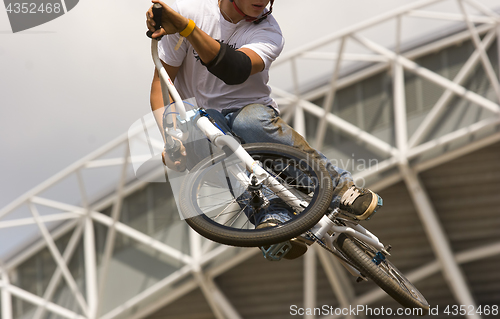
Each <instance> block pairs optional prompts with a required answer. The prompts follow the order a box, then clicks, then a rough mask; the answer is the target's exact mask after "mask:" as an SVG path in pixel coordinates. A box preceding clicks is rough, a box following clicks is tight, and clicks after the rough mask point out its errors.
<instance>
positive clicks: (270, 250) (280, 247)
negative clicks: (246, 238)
mask: <svg viewBox="0 0 500 319" xmlns="http://www.w3.org/2000/svg"><path fill="white" fill-rule="evenodd" d="M290 249H292V244H291V243H290V241H288V240H287V241H285V242H282V243H279V244H274V245H271V246H269V247H267V248H266V247H260V250H262V253H263V254H264V258H266V259H267V260H269V261H280V260H281V258H283V257H284V256H285V255H286V254H287V253H288V252H289V251H290Z"/></svg>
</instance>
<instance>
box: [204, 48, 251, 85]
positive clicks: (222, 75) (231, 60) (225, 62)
mask: <svg viewBox="0 0 500 319" xmlns="http://www.w3.org/2000/svg"><path fill="white" fill-rule="evenodd" d="M202 64H203V63H202ZM204 65H205V66H206V67H207V69H208V71H209V72H210V73H212V74H213V75H215V76H216V77H218V78H219V79H221V80H222V81H224V83H226V84H227V85H236V84H241V83H243V82H245V81H246V80H247V79H248V77H249V76H250V73H251V72H252V61H251V60H250V57H248V55H246V54H245V53H243V52H241V51H237V50H236V49H234V48H232V47H230V46H229V45H227V44H225V43H221V44H220V50H219V53H218V54H217V56H216V57H215V58H214V59H213V60H212V61H210V62H209V63H207V64H204Z"/></svg>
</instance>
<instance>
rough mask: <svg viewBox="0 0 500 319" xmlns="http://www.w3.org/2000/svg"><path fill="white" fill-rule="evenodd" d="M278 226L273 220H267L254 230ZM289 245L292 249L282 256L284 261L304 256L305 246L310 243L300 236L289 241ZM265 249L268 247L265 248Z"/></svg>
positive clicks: (277, 222)
mask: <svg viewBox="0 0 500 319" xmlns="http://www.w3.org/2000/svg"><path fill="white" fill-rule="evenodd" d="M279 224H280V222H279V221H277V220H275V219H268V220H265V221H263V222H261V223H260V224H259V225H258V226H257V227H255V228H256V229H262V228H267V227H274V226H278V225H279ZM290 244H291V245H292V248H291V249H290V250H289V251H288V252H287V253H286V254H285V255H284V256H283V258H285V259H296V258H299V257H300V256H302V255H304V254H305V253H306V251H307V245H308V244H309V245H310V243H309V242H308V240H307V239H306V238H303V237H302V236H299V237H295V238H292V239H290ZM265 248H266V249H267V248H269V247H265Z"/></svg>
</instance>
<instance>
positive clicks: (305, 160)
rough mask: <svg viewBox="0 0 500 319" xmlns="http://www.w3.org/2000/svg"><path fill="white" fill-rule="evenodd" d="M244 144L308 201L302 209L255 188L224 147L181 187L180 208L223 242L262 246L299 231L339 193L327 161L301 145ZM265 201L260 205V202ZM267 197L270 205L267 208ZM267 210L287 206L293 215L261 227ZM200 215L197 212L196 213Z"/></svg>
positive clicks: (208, 235) (193, 224)
mask: <svg viewBox="0 0 500 319" xmlns="http://www.w3.org/2000/svg"><path fill="white" fill-rule="evenodd" d="M243 147H244V149H245V150H246V151H247V152H248V153H249V154H250V155H251V156H252V157H253V159H254V160H256V161H258V162H259V163H260V164H261V166H262V167H263V168H264V169H265V170H267V171H268V172H269V173H270V174H271V175H272V176H274V177H275V178H276V179H277V180H278V181H279V182H280V184H281V185H283V186H285V187H286V188H287V190H290V191H291V192H292V193H293V194H294V195H295V196H296V197H297V198H299V199H300V200H302V202H303V203H305V204H304V205H303V206H302V208H303V210H302V211H300V212H299V211H298V210H297V209H294V208H292V207H291V206H290V204H289V203H287V202H285V201H283V200H282V199H281V198H280V197H279V195H280V194H276V193H274V192H273V191H272V190H271V189H270V188H267V187H263V188H262V189H261V190H260V193H259V194H260V195H259V196H258V197H257V198H256V192H255V191H254V192H252V191H250V190H249V187H248V185H244V184H242V183H241V182H239V181H238V179H237V178H236V177H235V176H236V175H238V174H243V175H244V176H246V177H248V176H250V174H249V172H247V171H246V169H245V168H244V166H243V165H242V164H241V162H240V161H239V160H238V159H237V158H235V157H234V156H230V157H228V156H227V155H226V154H225V153H223V152H220V153H218V154H215V155H213V156H211V157H208V158H206V159H204V160H203V161H202V162H200V163H199V164H198V165H197V166H196V167H194V168H193V169H192V170H191V172H190V174H189V175H190V176H188V178H187V179H186V180H185V181H184V182H183V184H182V186H181V192H180V194H181V196H180V207H181V211H182V213H183V214H184V216H192V217H190V218H187V219H186V222H187V223H188V224H189V225H190V226H191V228H193V229H194V230H195V231H197V232H198V233H200V234H201V235H202V236H204V237H206V238H209V239H211V240H213V241H216V242H218V243H222V244H226V245H232V246H240V247H259V246H265V245H271V244H276V243H280V242H283V241H286V240H289V239H291V238H293V237H296V236H299V235H301V234H302V233H304V232H305V231H307V230H309V229H310V228H311V227H313V226H314V225H315V224H316V223H317V222H318V221H319V220H320V219H321V217H322V216H323V215H324V214H325V213H326V211H327V209H328V207H329V205H330V202H331V200H332V196H333V187H332V180H331V177H330V175H329V173H328V172H327V170H326V169H325V167H324V165H323V164H322V163H321V162H320V161H318V160H317V159H316V158H314V157H313V156H311V155H309V154H306V153H305V152H302V151H301V150H299V149H297V148H294V147H290V146H286V145H280V144H265V143H262V144H261V143H259V144H244V145H243ZM259 201H261V204H262V205H261V206H260V207H259V206H258V205H257V204H256V203H258V202H259ZM266 201H267V205H268V207H267V208H264V206H265V205H266ZM261 209H266V210H268V211H269V210H271V209H281V210H283V209H286V211H287V212H289V213H290V215H291V218H290V220H288V221H285V222H283V223H281V224H279V225H278V226H275V227H269V228H264V229H255V227H256V226H257V225H258V222H259V220H258V215H259V213H262V211H261ZM193 215H195V216H193Z"/></svg>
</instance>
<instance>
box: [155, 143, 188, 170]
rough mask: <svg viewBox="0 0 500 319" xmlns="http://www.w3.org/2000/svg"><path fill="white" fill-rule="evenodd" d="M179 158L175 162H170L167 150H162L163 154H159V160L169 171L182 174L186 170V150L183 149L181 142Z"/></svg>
mask: <svg viewBox="0 0 500 319" xmlns="http://www.w3.org/2000/svg"><path fill="white" fill-rule="evenodd" d="M180 151H181V157H179V158H176V159H175V161H172V160H171V159H170V156H168V153H167V149H166V148H165V149H163V152H162V153H161V158H162V160H163V164H165V166H167V167H168V168H170V169H173V170H175V171H178V172H183V171H184V170H185V169H186V159H187V156H186V148H185V147H184V144H182V142H181V149H180Z"/></svg>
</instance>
